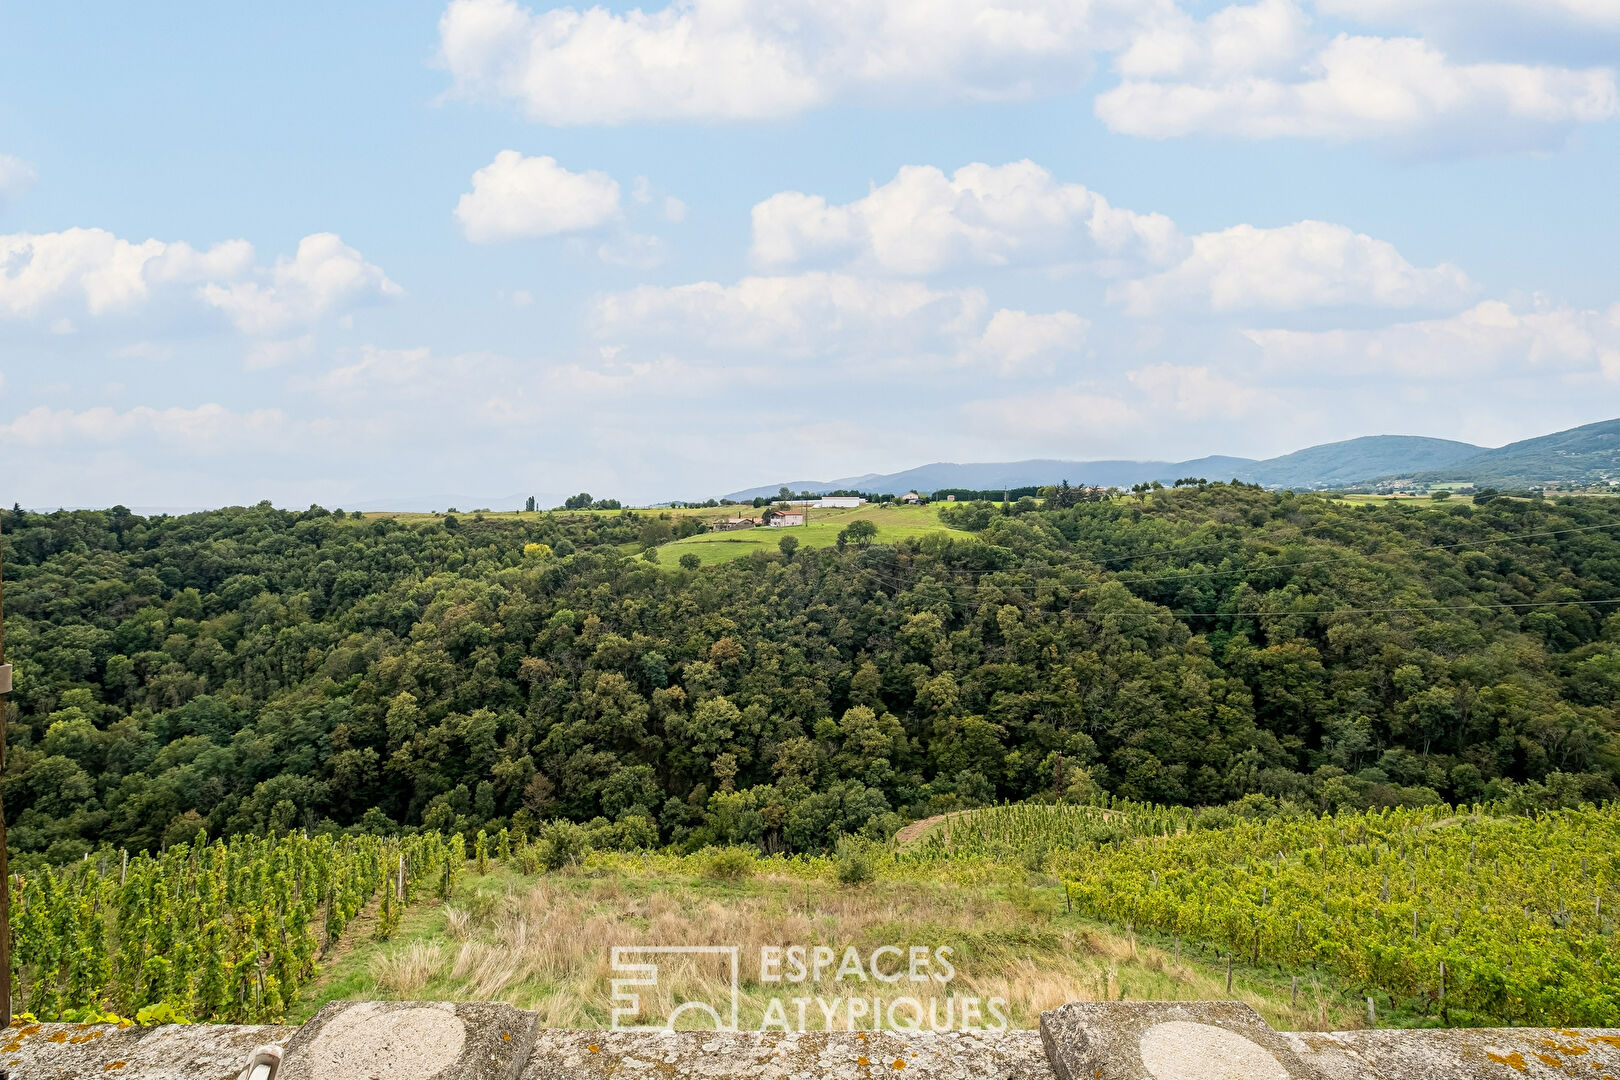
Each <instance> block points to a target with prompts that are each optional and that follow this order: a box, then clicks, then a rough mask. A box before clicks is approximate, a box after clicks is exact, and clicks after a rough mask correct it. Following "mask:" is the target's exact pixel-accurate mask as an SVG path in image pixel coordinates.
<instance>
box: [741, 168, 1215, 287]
mask: <svg viewBox="0 0 1620 1080" xmlns="http://www.w3.org/2000/svg"><path fill="white" fill-rule="evenodd" d="M1184 246H1185V241H1184V240H1183V239H1182V237H1181V235H1180V233H1178V232H1177V230H1176V227H1175V224H1174V223H1173V222H1172V221H1171V220H1170V219H1169V218H1167V217H1165V216H1164V215H1162V214H1139V213H1136V212H1134V211H1131V210H1124V209H1120V208H1118V207H1115V206H1112V205H1110V204H1109V202H1108V200H1107V199H1105V198H1103V197H1102V196H1101V195H1099V194H1097V193H1096V192H1094V191H1091V190H1089V189H1087V188H1086V187H1084V186H1082V185H1080V184H1073V183H1060V182H1059V181H1058V180H1057V179H1056V178H1054V177H1053V176H1052V174H1051V173H1050V172H1049V171H1047V170H1046V169H1044V168H1042V167H1041V166H1039V165H1037V164H1035V163H1034V162H1032V161H1027V160H1026V161H1016V162H1012V163H1009V164H1006V165H986V164H981V163H974V164H971V165H964V166H963V167H961V168H959V169H957V170H956V172H955V173H953V174H951V175H949V176H947V175H946V174H945V173H944V172H943V171H942V170H940V169H938V168H935V167H934V166H931V165H908V166H905V167H904V168H902V169H901V170H900V171H899V173H898V174H897V175H896V176H895V178H894V179H893V180H891V181H889V182H888V183H886V184H883V185H882V186H879V187H874V188H873V189H872V191H871V192H870V193H869V194H867V195H866V196H865V197H863V198H861V199H857V200H855V201H854V202H850V203H846V204H843V205H831V204H829V203H828V202H827V200H826V199H825V198H824V197H822V196H819V195H807V194H804V193H802V192H796V191H788V192H781V193H779V194H776V195H773V196H771V197H770V198H768V199H766V200H765V201H763V202H761V203H759V204H758V205H756V206H755V207H754V209H753V258H754V260H755V262H756V263H758V264H759V265H761V266H763V267H784V266H791V265H795V264H799V263H805V262H814V261H818V260H836V261H848V262H851V263H854V264H856V265H858V266H860V267H862V268H866V269H873V270H882V271H886V272H891V273H903V274H929V273H936V272H939V271H942V270H946V269H951V268H954V267H960V266H1005V265H1011V264H1020V263H1021V264H1036V265H1040V264H1054V263H1073V262H1087V263H1094V264H1104V265H1105V266H1106V265H1117V264H1124V265H1132V266H1141V265H1143V264H1147V265H1158V264H1163V263H1165V262H1167V261H1168V260H1170V259H1171V258H1172V257H1176V256H1179V255H1180V254H1181V252H1182V249H1183V248H1184Z"/></svg>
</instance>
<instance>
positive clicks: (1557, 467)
mask: <svg viewBox="0 0 1620 1080" xmlns="http://www.w3.org/2000/svg"><path fill="white" fill-rule="evenodd" d="M1614 476H1620V420H1600V421H1598V422H1597V423H1595V424H1583V425H1582V426H1580V427H1577V428H1570V429H1569V430H1568V431H1558V432H1554V433H1553V434H1551V435H1541V436H1539V437H1537V438H1534V439H1525V440H1523V441H1521V442H1516V443H1509V444H1508V445H1506V446H1499V447H1497V448H1496V449H1494V450H1484V451H1481V452H1480V453H1477V454H1474V455H1472V456H1470V457H1466V458H1463V459H1462V460H1460V461H1457V462H1455V463H1453V464H1451V465H1449V466H1446V467H1443V468H1442V467H1436V468H1435V469H1433V470H1431V471H1429V472H1427V473H1425V474H1423V475H1422V477H1421V478H1422V479H1425V480H1472V481H1474V482H1475V483H1479V484H1497V485H1505V486H1522V485H1525V484H1540V483H1545V482H1546V481H1549V480H1563V481H1574V482H1578V483H1590V482H1592V481H1595V480H1605V479H1608V478H1609V477H1614Z"/></svg>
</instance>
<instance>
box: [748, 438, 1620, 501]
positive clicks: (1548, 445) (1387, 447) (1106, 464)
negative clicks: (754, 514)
mask: <svg viewBox="0 0 1620 1080" xmlns="http://www.w3.org/2000/svg"><path fill="white" fill-rule="evenodd" d="M1187 476H1202V477H1205V478H1207V479H1210V480H1234V479H1235V480H1242V481H1244V482H1245V483H1250V484H1262V485H1264V486H1266V487H1271V488H1294V489H1298V490H1315V489H1332V488H1344V487H1356V486H1360V485H1363V484H1372V483H1375V482H1377V481H1380V480H1389V479H1406V478H1411V479H1415V480H1418V481H1421V482H1425V483H1437V482H1443V481H1472V482H1474V483H1477V484H1495V485H1501V486H1524V485H1527V484H1543V483H1548V482H1551V481H1562V482H1584V483H1589V482H1592V481H1596V480H1602V479H1606V478H1608V477H1609V476H1620V420H1604V421H1601V422H1599V423H1596V424H1587V425H1585V426H1583V427H1578V428H1571V429H1570V430H1568V431H1560V432H1557V433H1555V434H1552V435H1543V436H1541V437H1539V438H1535V439H1526V440H1524V441H1523V442H1516V443H1510V444H1508V445H1507V446H1501V447H1497V448H1496V449H1490V448H1488V447H1484V446H1475V445H1473V444H1472V443H1465V442H1455V441H1453V440H1451V439H1430V438H1426V437H1424V436H1421V435H1366V436H1363V437H1361V438H1359V439H1347V440H1345V441H1344V442H1336V443H1325V444H1323V445H1321V446H1312V447H1308V448H1307V449H1304V450H1296V451H1295V452H1293V453H1292V454H1284V455H1282V456H1281V457H1274V458H1267V459H1265V460H1263V461H1256V460H1254V459H1252V458H1240V457H1222V456H1213V457H1202V458H1194V459H1192V460H1191V461H1056V460H1036V461H1008V462H994V463H988V464H967V465H958V464H954V463H951V462H938V463H935V464H933V465H923V466H919V467H918V468H915V469H907V470H905V471H904V472H897V473H868V474H866V475H864V476H846V477H844V478H842V479H840V480H825V481H822V480H790V481H786V482H785V483H781V484H770V485H766V486H762V487H756V488H747V489H745V490H743V491H734V492H732V493H731V494H730V495H727V496H726V498H729V499H738V500H746V499H753V498H757V497H761V496H764V497H769V496H772V495H775V494H776V493H777V492H778V490H780V489H781V488H783V487H786V488H788V489H790V490H792V491H795V492H798V491H808V492H812V493H817V494H819V493H822V492H827V491H840V490H845V489H854V490H857V491H869V492H875V493H878V494H882V493H885V492H890V493H893V494H896V495H899V494H903V493H904V492H907V491H920V492H924V493H927V492H932V491H939V490H940V489H942V488H967V489H970V490H994V489H996V488H1015V487H1029V486H1031V485H1040V484H1056V483H1060V482H1061V481H1064V480H1067V481H1068V482H1069V483H1071V484H1076V485H1079V484H1090V485H1096V486H1099V487H1129V486H1131V485H1132V484H1139V483H1151V482H1152V481H1154V480H1157V481H1159V482H1160V483H1165V484H1168V483H1172V482H1173V481H1175V480H1177V479H1180V478H1182V477H1187Z"/></svg>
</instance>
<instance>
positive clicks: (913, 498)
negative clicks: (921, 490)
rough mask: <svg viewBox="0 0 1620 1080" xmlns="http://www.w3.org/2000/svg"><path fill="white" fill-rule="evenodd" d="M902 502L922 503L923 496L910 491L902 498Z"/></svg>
mask: <svg viewBox="0 0 1620 1080" xmlns="http://www.w3.org/2000/svg"><path fill="white" fill-rule="evenodd" d="M900 501H901V502H903V503H919V502H922V496H921V495H919V494H917V493H916V492H915V491H908V492H906V493H905V494H904V495H902V496H900Z"/></svg>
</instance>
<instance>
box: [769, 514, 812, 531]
mask: <svg viewBox="0 0 1620 1080" xmlns="http://www.w3.org/2000/svg"><path fill="white" fill-rule="evenodd" d="M803 524H804V511H803V510H783V511H781V512H779V513H777V514H775V515H773V516H772V517H771V521H770V525H771V528H773V529H785V528H790V527H792V526H794V525H803Z"/></svg>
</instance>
